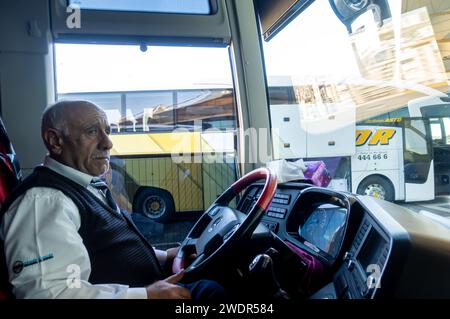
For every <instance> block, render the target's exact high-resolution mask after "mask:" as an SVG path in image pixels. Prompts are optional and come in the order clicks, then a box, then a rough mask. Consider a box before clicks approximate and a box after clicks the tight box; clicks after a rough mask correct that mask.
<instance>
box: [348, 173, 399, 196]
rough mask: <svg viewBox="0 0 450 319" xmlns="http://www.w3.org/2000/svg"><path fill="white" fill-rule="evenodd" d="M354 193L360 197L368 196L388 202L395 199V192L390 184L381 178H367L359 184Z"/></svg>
mask: <svg viewBox="0 0 450 319" xmlns="http://www.w3.org/2000/svg"><path fill="white" fill-rule="evenodd" d="M356 192H357V193H358V194H360V195H368V196H372V197H375V198H380V199H384V200H387V201H390V202H392V201H394V199H395V191H394V187H393V186H392V184H391V182H390V181H389V180H387V179H386V178H384V177H381V176H369V177H367V178H366V179H364V180H363V181H362V182H361V183H360V184H359V186H358V190H357V191H356Z"/></svg>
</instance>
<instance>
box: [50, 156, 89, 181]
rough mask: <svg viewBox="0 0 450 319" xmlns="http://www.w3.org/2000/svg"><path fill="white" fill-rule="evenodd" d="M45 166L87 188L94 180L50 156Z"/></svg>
mask: <svg viewBox="0 0 450 319" xmlns="http://www.w3.org/2000/svg"><path fill="white" fill-rule="evenodd" d="M44 166H45V167H48V168H50V169H51V170H52V171H55V172H56V173H58V174H61V175H63V176H65V177H67V178H68V179H70V180H72V181H74V182H75V183H77V184H80V185H81V186H83V187H86V188H87V187H88V186H89V184H90V183H91V181H92V179H93V178H94V176H91V175H89V174H86V173H83V172H80V171H79V170H76V169H74V168H72V167H70V166H67V165H64V164H62V163H60V162H58V161H57V160H55V159H53V158H51V157H50V156H49V155H47V156H46V157H45V159H44Z"/></svg>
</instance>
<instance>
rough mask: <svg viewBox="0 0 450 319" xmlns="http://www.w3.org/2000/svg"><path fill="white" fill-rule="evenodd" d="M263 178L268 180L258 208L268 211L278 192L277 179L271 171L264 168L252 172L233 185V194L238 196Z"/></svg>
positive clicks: (257, 203) (257, 204)
mask: <svg viewBox="0 0 450 319" xmlns="http://www.w3.org/2000/svg"><path fill="white" fill-rule="evenodd" d="M263 178H265V179H266V183H265V185H264V188H263V191H262V193H261V196H260V197H259V199H258V200H257V202H256V206H258V207H259V208H261V209H262V210H264V211H267V210H268V208H269V206H270V203H271V202H272V199H273V195H275V191H276V190H277V177H276V175H275V174H274V173H273V172H272V171H271V170H270V169H268V168H266V167H263V168H258V169H256V170H254V171H251V172H250V173H248V174H246V175H244V176H242V178H240V179H239V180H238V181H236V182H235V183H234V184H233V185H231V186H230V188H232V189H233V192H234V193H235V194H237V193H239V192H241V191H242V190H244V189H245V188H246V187H247V186H249V185H250V184H252V183H254V182H256V181H257V180H260V179H263Z"/></svg>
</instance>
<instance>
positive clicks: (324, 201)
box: [237, 182, 450, 299]
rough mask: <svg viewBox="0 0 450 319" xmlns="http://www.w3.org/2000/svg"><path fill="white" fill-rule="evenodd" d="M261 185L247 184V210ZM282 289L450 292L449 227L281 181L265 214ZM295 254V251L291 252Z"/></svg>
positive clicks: (357, 293)
mask: <svg viewBox="0 0 450 319" xmlns="http://www.w3.org/2000/svg"><path fill="white" fill-rule="evenodd" d="M262 187H263V185H262V184H259V183H255V184H253V185H251V186H250V187H249V188H247V190H246V192H245V194H244V195H243V197H242V199H241V200H240V201H239V204H238V207H237V209H238V210H240V211H241V212H244V213H246V212H247V211H249V210H250V208H251V207H252V205H254V203H255V202H256V200H257V199H258V198H259V196H260V194H261V191H262ZM261 224H263V225H264V226H265V227H266V228H267V229H268V231H270V233H271V234H272V236H273V241H272V243H271V246H272V248H274V249H275V250H276V251H280V255H282V256H289V257H284V258H278V260H277V261H278V265H277V266H276V269H278V272H277V273H276V276H277V277H278V278H277V279H278V281H279V282H280V285H281V288H282V289H284V290H285V291H287V292H289V293H290V294H292V295H294V296H298V297H307V298H312V299H379V298H450V272H449V271H448V269H450V230H449V229H448V228H446V227H444V226H442V225H439V224H437V223H435V222H434V221H432V220H430V219H429V218H427V217H425V216H422V215H420V214H417V213H413V212H411V211H409V210H407V209H406V208H403V207H401V206H398V205H395V204H393V203H390V202H386V201H382V200H377V199H375V198H372V197H367V196H359V195H354V194H350V193H345V192H335V191H332V190H329V189H325V188H320V187H315V186H311V185H309V184H304V183H298V182H291V183H285V184H279V185H278V188H277V192H276V194H275V196H274V199H273V201H272V203H271V205H270V207H269V209H268V210H267V212H266V213H265V215H264V216H263V218H262V221H261ZM293 256H295V257H293Z"/></svg>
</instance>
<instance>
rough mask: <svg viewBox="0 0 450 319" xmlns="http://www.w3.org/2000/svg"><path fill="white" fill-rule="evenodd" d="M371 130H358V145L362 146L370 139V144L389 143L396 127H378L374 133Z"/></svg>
mask: <svg viewBox="0 0 450 319" xmlns="http://www.w3.org/2000/svg"><path fill="white" fill-rule="evenodd" d="M372 133H373V132H372V131H371V130H356V146H362V145H364V144H366V143H367V141H369V145H370V146H374V145H378V144H380V145H389V141H390V140H391V139H392V138H393V137H394V135H395V129H392V128H389V129H378V130H376V131H375V133H373V134H372Z"/></svg>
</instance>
